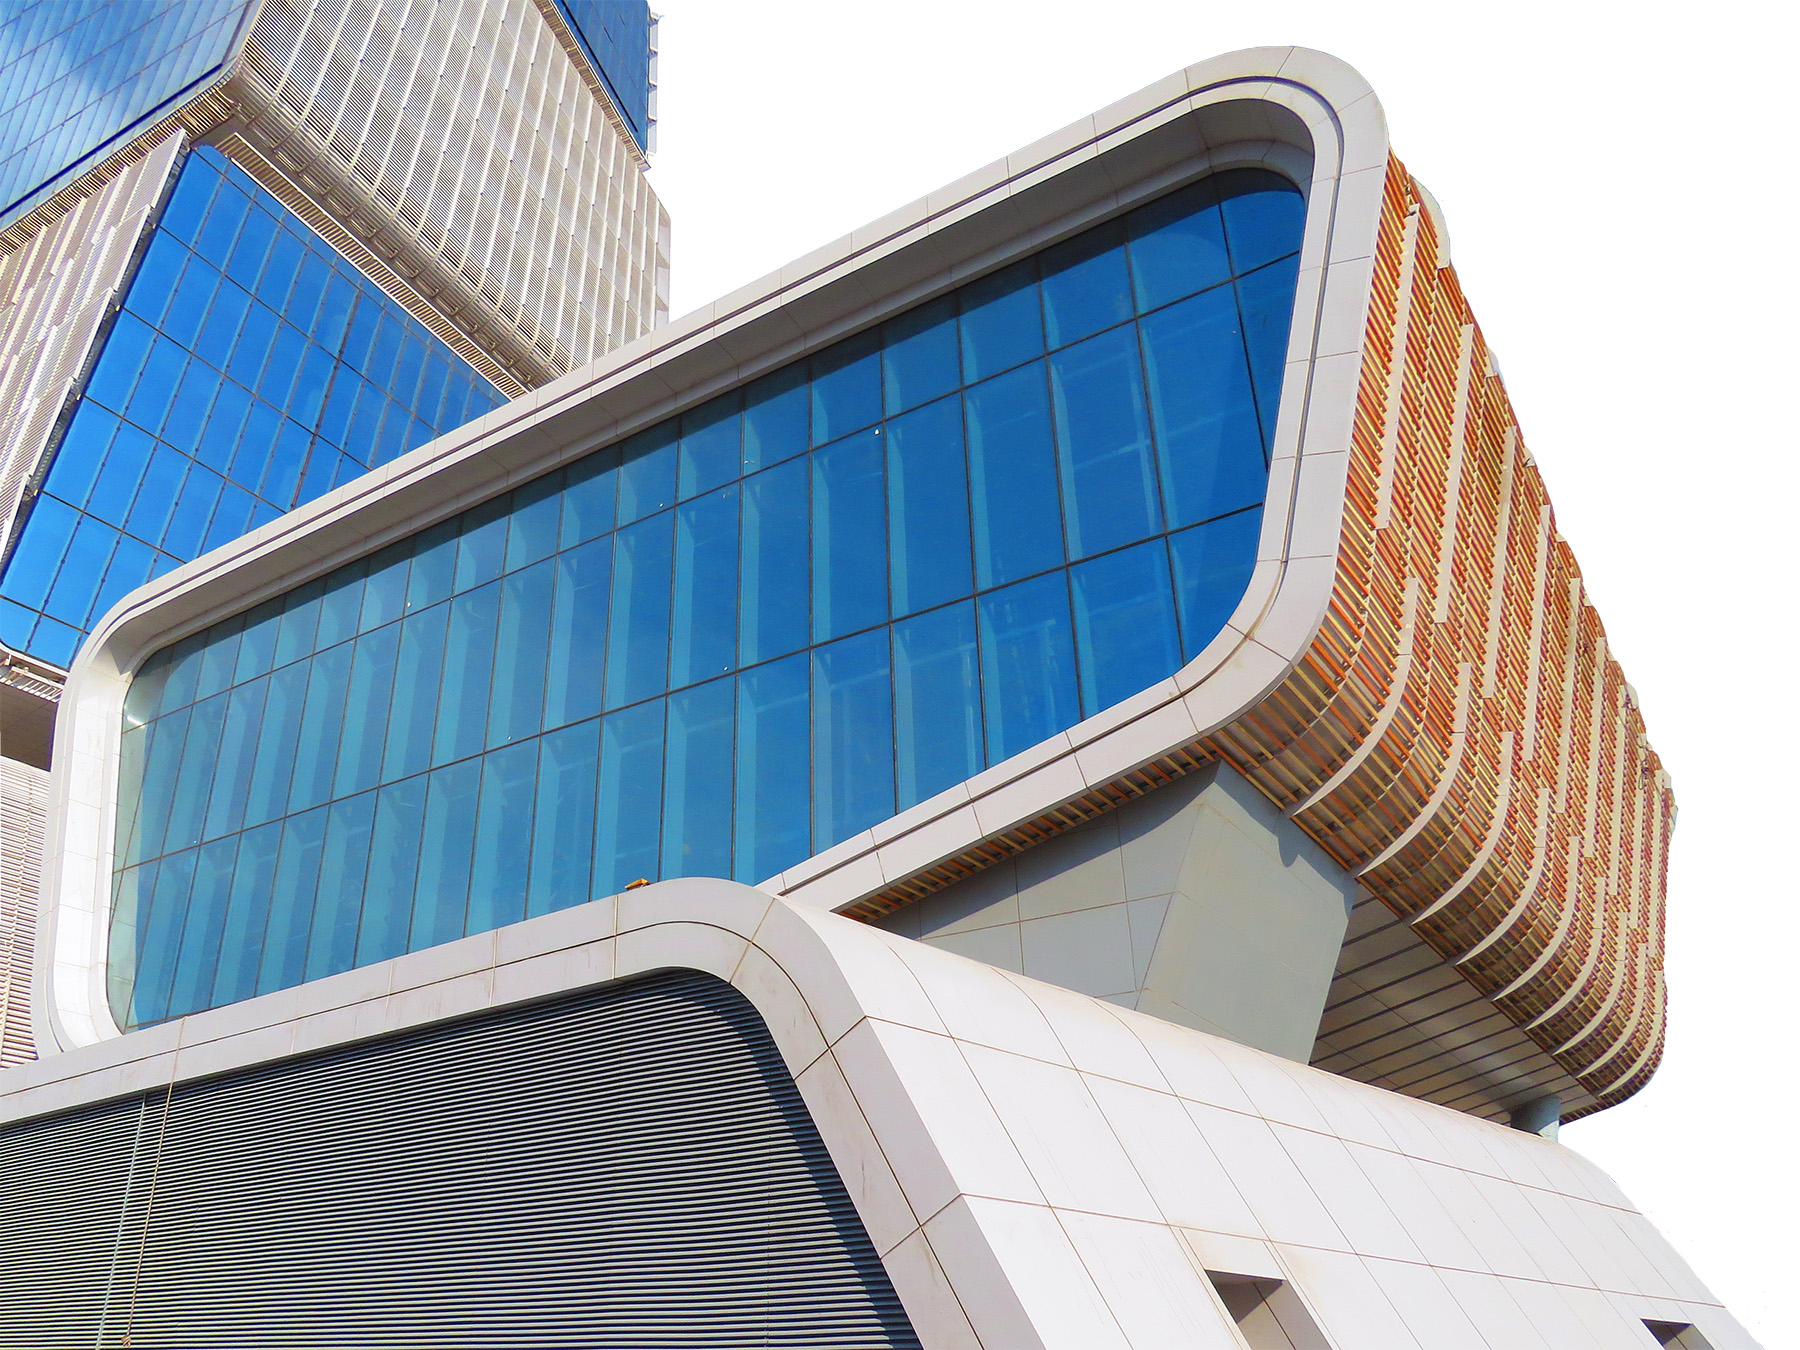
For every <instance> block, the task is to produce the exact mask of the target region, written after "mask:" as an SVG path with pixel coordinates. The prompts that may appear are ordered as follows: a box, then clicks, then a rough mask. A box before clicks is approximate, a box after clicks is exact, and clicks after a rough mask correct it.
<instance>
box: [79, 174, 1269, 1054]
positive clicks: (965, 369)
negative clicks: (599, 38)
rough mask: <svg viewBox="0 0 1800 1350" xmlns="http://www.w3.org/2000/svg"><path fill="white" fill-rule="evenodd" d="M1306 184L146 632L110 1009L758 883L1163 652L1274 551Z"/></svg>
mask: <svg viewBox="0 0 1800 1350" xmlns="http://www.w3.org/2000/svg"><path fill="white" fill-rule="evenodd" d="M1302 216H1303V206H1302V202H1301V198H1300V196H1299V194H1298V193H1297V192H1296V191H1294V190H1293V189H1292V188H1291V187H1290V186H1289V185H1288V184H1286V183H1285V182H1284V181H1283V180H1280V179H1278V178H1275V177H1274V176H1273V175H1270V174H1267V173H1263V172H1260V171H1236V172H1233V173H1230V174H1225V175H1220V176H1218V177H1215V178H1212V179H1208V180H1205V181H1203V182H1201V183H1199V184H1197V185H1195V186H1193V187H1190V188H1188V189H1185V190H1183V191H1181V192H1179V193H1177V194H1175V195H1174V196H1172V197H1169V198H1165V199H1163V200H1160V201H1158V202H1156V203H1153V204H1152V205H1150V206H1147V207H1144V208H1142V209H1140V210H1139V211H1137V212H1135V213H1134V214H1132V215H1129V216H1127V217H1125V218H1123V219H1122V220H1119V221H1116V222H1114V223H1112V224H1108V225H1105V226H1102V227H1100V228H1099V229H1096V230H1094V231H1092V232H1090V233H1089V234H1086V235H1083V236H1081V237H1079V238H1077V239H1076V240H1074V241H1073V242H1071V243H1069V244H1066V245H1063V246H1060V247H1058V248H1055V249H1052V250H1050V251H1048V252H1046V253H1044V254H1042V255H1041V256H1038V257H1034V258H1032V259H1029V260H1027V261H1025V262H1023V263H1021V264H1018V265H1016V266H1014V267H1012V268H1010V269H1008V270H1006V271H1003V272H1000V273H998V274H995V275H993V276H990V277H988V278H986V279H984V280H981V281H978V282H976V283H974V284H972V285H970V286H968V287H965V288H964V289H962V290H961V291H959V292H957V293H956V294H953V295H951V296H949V297H947V298H945V299H943V300H940V301H937V302H934V303H931V304H928V305H925V306H923V307H921V308H919V309H916V310H914V311H912V312H910V313H907V314H905V315H903V316H901V317H899V318H897V319H894V320H892V321H891V322H889V323H887V324H886V325H884V326H883V327H881V328H880V329H879V330H876V331H871V332H868V333H865V334H862V335H859V336H857V337H853V338H850V339H847V340H845V341H844V342H841V343H839V344H838V345H836V346H835V347H832V348H830V349H827V350H826V351H825V352H823V353H822V354H820V355H818V356H816V357H814V358H813V359H812V360H811V361H810V363H801V364H798V365H796V366H793V367H790V368H788V369H785V370H782V371H780V372H778V373H776V374H774V375H771V376H769V377H767V378H764V379H762V380H760V381H758V382H756V383H754V384H751V385H749V386H748V387H746V388H744V389H742V390H739V391H736V392H733V393H731V394H728V395H725V396H723V397H721V398H718V399H715V400H714V401H712V402H711V403H709V404H707V405H705V406H703V407H701V408H699V409H698V410H696V411H694V412H691V413H688V414H686V415H685V416H683V417H682V418H680V419H679V420H678V421H671V422H668V423H665V424H663V425H661V426H658V427H655V428H653V429H651V430H648V431H646V432H643V433H641V434H640V435H638V436H636V437H633V438H632V439H631V440H629V441H627V442H625V443H623V444H622V445H619V446H615V447H611V448H608V449H606V450H603V451H600V452H598V453H596V454H594V455H592V456H590V457H588V458H586V459H584V460H582V461H579V462H577V463H576V464H574V465H572V466H570V467H569V468H567V469H564V470H558V471H556V472H554V473H551V474H548V475H546V476H544V477H542V478H539V479H537V480H536V481H535V482H532V483H530V484H528V485H526V486H524V487H521V488H519V489H516V490H515V491H513V492H512V493H510V494H509V495H507V496H504V497H501V498H498V499H496V500H494V501H490V502H487V503H484V504H483V505H481V506H478V507H476V508H474V509H472V510H470V511H467V512H465V513H464V514H463V515H461V516H460V517H457V518H455V519H452V520H450V521H447V522H444V523H442V524H440V525H437V526H434V527H432V528H430V529H428V530H425V531H424V532H422V533H420V534H418V535H417V536H415V537H413V538H410V539H407V540H405V541H403V542H401V543H398V544H396V545H394V546H392V547H390V548H388V549H386V550H384V551H383V552H380V553H377V554H375V555H373V556H371V557H369V558H367V559H364V560H362V561H359V562H357V563H354V564H351V565H349V566H347V567H344V568H341V569H339V570H338V571H336V572H334V573H332V574H331V575H329V576H327V577H325V578H323V579H320V580H318V581H315V582H312V583H309V584H308V585H305V586H303V587H301V588H299V589H298V590H295V591H294V592H292V593H290V594H289V595H287V596H286V597H284V598H280V599H277V600H273V601H270V602H268V603H266V604H264V605H262V606H261V607H259V608H257V609H255V610H252V611H250V612H248V613H246V614H244V615H241V616H239V617H237V618H234V619H232V620H229V621H227V622H225V623H222V624H220V625H218V626H216V627H214V628H212V629H210V630H208V631H206V632H204V633H201V634H198V635H196V636H194V637H192V638H190V639H188V640H186V641H184V642H182V643H180V644H178V645H176V646H174V647H171V648H168V649H165V650H164V651H162V652H160V653H158V654H157V655H156V656H154V657H153V658H151V660H150V661H149V662H148V663H147V664H146V666H145V667H144V669H143V670H142V671H141V673H140V674H139V675H138V677H137V679H136V680H135V681H134V683H133V685H132V689H131V693H130V697H129V702H128V706H127V713H126V719H125V731H124V769H123V771H122V773H121V782H122V784H123V786H122V787H121V791H120V800H119V835H118V852H117V857H118V858H119V860H120V864H121V866H120V870H119V872H118V874H117V877H116V883H117V891H116V901H115V905H116V908H115V923H114V928H113V939H114V952H113V957H112V960H113V963H114V964H113V969H114V973H115V976H117V977H118V980H119V983H118V985H117V997H116V1011H117V1013H118V1015H119V1016H120V1018H121V1019H122V1020H123V1021H125V1022H126V1023H132V1024H135V1023H143V1022H151V1021H156V1020H158V1019H161V1018H164V1017H167V1016H172V1015H176V1014H180V1013H184V1012H187V1011H190V1010H192V1009H196V1008H202V1007H208V1006H213V1005H217V1004H222V1003H228V1002H231V1001H233V1000H236V999H240V998H246V997H249V996H250V995H252V994H256V993H260V992H266V991H269V990H273V989H279V988H282V987H284V986H287V985H292V984H294V983H297V982H299V981H301V980H306V979H312V978H316V977H318V976H322V975H327V974H330V973H333V972H335V971H339V970H344V969H346V968H348V967H350V966H354V965H359V964H365V963H368V962H373V961H379V960H382V959H384V958H387V957H391V956H395V955H397V954H399V953H401V952H404V951H407V950H409V949H413V948H418V947H423V946H427V945H430V944H433V943H438V942H443V941H446V940H449V939H452V938H455V937H459V936H461V935H463V934H464V933H467V932H477V931H481V930H483V929H487V928H492V927H496V926H499V925H503V924H506V923H510V922H513V921H516V920H519V919H522V918H524V917H526V916H528V915H535V914H542V913H545V912H547V911H550V910H553V909H557V908H560V907H563V906H568V905H573V904H578V903H581V902H583V901H585V900H587V899H589V898H590V897H592V896H596V895H605V894H609V893H612V892H616V891H618V890H620V889H621V888H623V887H624V886H625V885H626V884H627V883H629V882H631V881H634V880H636V879H638V878H640V877H641V878H645V879H651V880H654V879H660V878H667V877H675V876H684V875H711V876H731V877H736V878H739V879H741V880H746V881H756V880H760V879H763V878H765V877H768V876H771V875H773V874H775V873H777V872H779V871H781V870H783V869H784V868H786V867H788V866H790V865H792V864H794V863H796V862H798V861H800V860H802V859H803V858H805V857H807V856H809V855H810V854H812V853H814V852H815V851H817V850H820V849H823V848H825V847H828V846H829V845H831V844H834V843H837V842H838V841H840V840H843V839H845V838H847V837H849V836H851V835H853V834H855V833H857V832H858V831H860V830H864V829H867V828H868V827H870V826H871V825H874V824H876V823H877V822H879V821H880V820H882V819H884V818H885V817H887V816H890V815H892V814H893V813H894V812H895V811H896V810H899V809H904V808H906V807H908V806H911V805H913V804H914V803H916V802H919V801H922V800H924V799H925V798H927V797H930V796H932V795H933V794H935V793H938V792H940V791H942V790H944V789H945V788H948V787H951V786H953V785H954V784H956V783H958V782H960V781H961V780H963V779H966V778H968V777H969V776H970V775H971V774H973V773H975V772H977V771H978V770H980V769H982V768H983V767H984V766H986V765H989V764H993V763H997V762H998V761H1000V760H1003V759H1005V758H1007V757H1008V756H1010V755H1013V754H1015V753H1017V752H1019V751H1021V750H1023V749H1025V748H1027V747H1028V746H1030V745H1032V744H1034V743H1036V742H1038V741H1039V740H1041V739H1043V738H1044V737H1046V736H1049V735H1051V734H1053V733H1055V732H1057V731H1060V730H1063V729H1065V728H1067V727H1069V726H1071V725H1073V724H1074V723H1076V722H1078V721H1080V720H1081V719H1082V718H1083V717H1085V716H1087V715H1090V714H1092V713H1094V712H1097V711H1099V710H1100V709H1102V708H1104V707H1106V706H1108V705H1109V704H1112V703H1115V702H1117V701H1118V700H1119V699H1121V698H1123V697H1125V696H1127V695H1129V694H1131V693H1133V692H1135V691H1137V690H1139V689H1142V688H1145V687H1147V686H1148V685H1150V684H1152V683H1154V682H1155V681H1157V680H1159V679H1162V678H1164V677H1166V676H1168V675H1169V674H1171V673H1173V672H1174V671H1175V670H1176V669H1178V668H1179V666H1180V665H1181V664H1182V663H1183V662H1184V661H1185V660H1187V659H1189V658H1191V657H1192V656H1193V655H1195V654H1196V653H1197V652H1198V651H1199V650H1200V649H1201V648H1202V647H1204V646H1205V645H1206V643H1207V642H1208V641H1209V640H1210V639H1211V638H1212V637H1213V636H1214V635H1215V634H1216V633H1217V632H1218V630H1219V628H1220V626H1221V625H1222V624H1223V622H1224V620H1225V619H1226V617H1227V616H1228V615H1229V613H1230V611H1231V610H1232V609H1233V608H1234V607H1235V605H1236V603H1237V600H1238V598H1239V597H1240V596H1241V594H1242V592H1243V589H1244V586H1245V584H1246V582H1247V580H1248V578H1249V574H1250V570H1251V567H1252V563H1253V560H1254V557H1255V552H1256V541H1257V535H1258V529H1259V523H1260V517H1261V510H1260V507H1261V503H1262V499H1263V494H1264V491H1265V487H1266V482H1267V457H1268V453H1269V439H1270V432H1271V431H1272V429H1273V418H1274V412H1275V406H1276V401H1277V399H1278V397H1279V393H1280V383H1281V372H1282V362H1283V358H1284V355H1285V350H1286V341H1287V331H1288V325H1289V317H1290V311H1291V308H1292V303H1293V287H1294V278H1295V271H1296V257H1297V253H1296V250H1297V248H1298V244H1299V238H1300V231H1301V223H1302Z"/></svg>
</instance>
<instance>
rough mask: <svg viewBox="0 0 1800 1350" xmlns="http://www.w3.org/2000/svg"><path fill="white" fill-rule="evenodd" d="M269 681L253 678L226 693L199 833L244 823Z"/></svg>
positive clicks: (213, 833)
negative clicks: (203, 824) (216, 749)
mask: <svg viewBox="0 0 1800 1350" xmlns="http://www.w3.org/2000/svg"><path fill="white" fill-rule="evenodd" d="M268 693H269V682H268V681H267V680H266V679H261V680H256V681H254V682H252V683H250V684H243V685H239V686H238V687H237V688H236V689H234V690H232V691H231V693H230V695H229V702H228V706H227V708H226V712H225V727H224V730H223V732H222V733H221V735H220V737H219V752H218V759H217V763H216V767H215V769H214V771H213V776H212V782H211V783H209V784H208V785H207V791H208V793H209V794H210V802H209V803H208V805H207V811H206V827H205V829H204V830H202V831H201V834H202V837H204V838H207V839H216V838H218V837H219V836H220V835H222V834H235V833H236V832H237V831H238V830H241V829H242V828H243V827H244V806H245V803H246V801H247V800H248V797H249V792H250V781H251V772H252V770H253V769H254V768H255V765H256V752H257V748H258V740H259V737H260V734H261V732H262V730H263V705H264V703H265V701H266V700H267V698H268Z"/></svg>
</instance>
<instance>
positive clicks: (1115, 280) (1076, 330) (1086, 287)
mask: <svg viewBox="0 0 1800 1350" xmlns="http://www.w3.org/2000/svg"><path fill="white" fill-rule="evenodd" d="M1043 267H1044V329H1045V332H1046V334H1047V335H1048V337H1049V339H1050V345H1051V346H1052V347H1061V346H1065V345H1066V344H1068V343H1071V342H1079V341H1080V340H1081V339H1082V338H1084V337H1087V336H1088V335H1089V334H1092V333H1098V332H1099V331H1100V330H1101V329H1103V328H1111V327H1112V326H1113V325H1114V324H1116V323H1123V322H1124V321H1125V320H1126V319H1129V318H1130V317H1131V278H1130V275H1129V274H1128V273H1127V271H1126V268H1125V229H1124V226H1123V225H1122V224H1118V223H1114V224H1111V225H1102V226H1100V227H1099V228H1098V229H1093V230H1089V231H1088V232H1087V233H1085V234H1083V235H1081V236H1080V237H1078V238H1076V239H1071V240H1070V241H1069V242H1068V243H1066V244H1062V245H1059V246H1058V247H1056V248H1053V249H1051V250H1050V251H1049V252H1047V253H1045V254H1044V262H1043Z"/></svg>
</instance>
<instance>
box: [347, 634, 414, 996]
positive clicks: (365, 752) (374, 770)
mask: <svg viewBox="0 0 1800 1350" xmlns="http://www.w3.org/2000/svg"><path fill="white" fill-rule="evenodd" d="M399 646H400V627H399V625H398V624H389V625H387V626H386V627H385V628H377V629H376V630H375V631H374V632H373V633H364V634H363V635H362V636H361V637H359V638H358V639H357V640H356V655H355V656H354V657H353V658H352V660H351V662H350V688H349V692H348V693H347V694H346V696H345V698H344V732H343V738H342V740H341V742H340V744H339V747H338V752H337V775H336V777H335V779H334V780H333V783H332V788H331V795H332V796H334V797H348V796H350V795H351V794H352V793H356V792H364V791H367V790H368V789H369V788H372V787H374V786H375V784H376V783H377V782H378V781H380V778H381V759H382V749H383V746H384V744H385V742H386V739H387V730H388V718H389V714H390V710H391V709H392V707H393V703H394V669H395V658H396V655H397V652H398V649H399ZM341 968H342V969H348V967H341Z"/></svg>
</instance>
